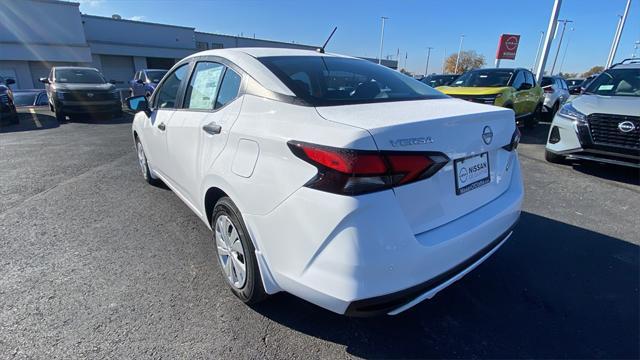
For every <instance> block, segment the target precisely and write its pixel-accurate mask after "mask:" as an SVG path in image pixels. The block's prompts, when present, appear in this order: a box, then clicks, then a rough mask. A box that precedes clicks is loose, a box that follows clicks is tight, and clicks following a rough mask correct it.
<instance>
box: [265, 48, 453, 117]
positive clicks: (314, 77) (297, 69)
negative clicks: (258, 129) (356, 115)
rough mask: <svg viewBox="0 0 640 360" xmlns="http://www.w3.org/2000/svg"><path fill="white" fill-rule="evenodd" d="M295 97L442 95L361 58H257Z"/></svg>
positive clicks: (321, 100) (369, 99)
mask: <svg viewBox="0 0 640 360" xmlns="http://www.w3.org/2000/svg"><path fill="white" fill-rule="evenodd" d="M258 60H259V61H260V62H262V64H264V65H265V66H266V67H267V68H268V69H269V70H270V71H271V72H273V73H274V74H275V75H276V76H277V77H278V78H279V79H280V80H281V81H282V82H283V83H284V84H285V85H286V86H287V87H288V88H289V89H290V90H291V91H292V92H293V93H294V94H295V95H296V96H297V97H299V98H302V99H303V100H305V101H306V102H307V103H309V104H310V105H313V106H332V105H346V104H362V103H374V102H385V101H400V100H420V99H434V98H445V97H446V96H445V95H444V94H442V93H441V92H439V91H437V90H434V89H432V88H430V87H429V86H427V85H426V84H423V83H421V82H420V81H418V80H415V79H413V78H411V77H409V76H406V75H404V74H401V73H399V72H397V71H394V70H391V69H389V68H386V67H384V66H381V65H377V64H374V63H372V62H369V61H366V60H360V59H352V58H341V57H332V56H271V57H261V58H259V59H258Z"/></svg>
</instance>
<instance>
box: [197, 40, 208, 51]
mask: <svg viewBox="0 0 640 360" xmlns="http://www.w3.org/2000/svg"><path fill="white" fill-rule="evenodd" d="M196 49H198V50H208V49H209V44H208V43H206V42H204V41H196Z"/></svg>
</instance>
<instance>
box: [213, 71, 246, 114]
mask: <svg viewBox="0 0 640 360" xmlns="http://www.w3.org/2000/svg"><path fill="white" fill-rule="evenodd" d="M240 80H241V78H240V75H238V74H236V72H235V71H233V70H231V69H229V68H227V72H226V73H225V74H224V79H222V85H220V91H219V92H218V98H217V99H216V107H215V108H216V109H217V108H221V107H223V106H225V105H227V104H228V103H230V102H231V101H233V99H235V98H236V97H237V96H238V91H240Z"/></svg>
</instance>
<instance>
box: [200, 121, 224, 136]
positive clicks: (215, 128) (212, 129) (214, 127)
mask: <svg viewBox="0 0 640 360" xmlns="http://www.w3.org/2000/svg"><path fill="white" fill-rule="evenodd" d="M202 130H204V132H206V133H207V134H210V135H216V134H220V132H221V131H222V126H220V125H218V124H216V123H215V122H210V123H208V124H207V125H204V126H203V127H202Z"/></svg>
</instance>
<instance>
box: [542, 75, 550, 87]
mask: <svg viewBox="0 0 640 360" xmlns="http://www.w3.org/2000/svg"><path fill="white" fill-rule="evenodd" d="M549 85H553V78H550V77H547V76H545V77H543V78H542V83H540V86H549Z"/></svg>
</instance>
